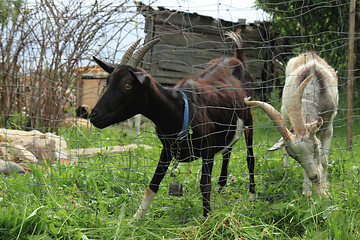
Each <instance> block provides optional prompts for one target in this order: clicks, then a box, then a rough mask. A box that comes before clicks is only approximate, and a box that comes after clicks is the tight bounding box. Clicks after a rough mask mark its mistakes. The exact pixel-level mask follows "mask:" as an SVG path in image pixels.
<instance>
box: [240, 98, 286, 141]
mask: <svg viewBox="0 0 360 240" xmlns="http://www.w3.org/2000/svg"><path fill="white" fill-rule="evenodd" d="M245 104H246V105H248V106H252V107H259V108H260V109H262V110H263V111H264V112H265V113H266V114H267V115H268V116H269V118H270V119H271V120H272V121H273V122H274V124H275V126H276V127H277V129H278V130H279V132H280V134H281V136H282V137H283V138H284V139H285V141H292V140H293V137H292V133H291V132H290V131H289V129H287V127H286V126H285V123H284V120H283V119H282V117H281V114H280V113H279V112H278V111H277V110H276V109H275V108H274V107H273V106H271V105H270V104H268V103H265V102H261V101H248V100H247V99H245Z"/></svg>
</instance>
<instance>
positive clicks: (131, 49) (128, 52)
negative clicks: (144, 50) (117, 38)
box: [120, 38, 141, 65]
mask: <svg viewBox="0 0 360 240" xmlns="http://www.w3.org/2000/svg"><path fill="white" fill-rule="evenodd" d="M140 41H141V38H140V39H138V40H137V41H136V42H134V43H133V44H131V46H130V47H129V48H128V50H126V52H125V53H124V56H123V57H122V58H121V61H120V65H125V64H127V63H128V61H129V60H130V58H131V56H132V54H133V52H134V51H135V49H136V47H137V46H138V45H139V43H140Z"/></svg>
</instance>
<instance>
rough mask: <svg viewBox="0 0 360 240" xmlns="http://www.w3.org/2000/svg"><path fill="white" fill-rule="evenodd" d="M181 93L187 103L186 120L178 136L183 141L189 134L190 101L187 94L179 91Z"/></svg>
mask: <svg viewBox="0 0 360 240" xmlns="http://www.w3.org/2000/svg"><path fill="white" fill-rule="evenodd" d="M179 92H180V93H181V94H182V95H183V100H184V103H185V107H184V120H183V125H182V127H181V130H180V132H179V134H178V139H182V138H184V137H185V136H186V134H187V130H188V126H189V101H188V99H187V97H186V95H185V93H184V92H183V91H181V90H179Z"/></svg>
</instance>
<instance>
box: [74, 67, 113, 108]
mask: <svg viewBox="0 0 360 240" xmlns="http://www.w3.org/2000/svg"><path fill="white" fill-rule="evenodd" d="M77 71H78V72H80V73H81V77H80V79H79V80H78V81H77V88H76V89H77V90H76V96H77V97H76V104H77V106H81V105H88V106H89V107H90V108H93V107H94V106H95V104H96V103H97V101H98V99H99V96H100V94H101V93H102V91H103V88H104V87H103V86H104V85H105V83H106V78H107V76H108V73H107V72H105V71H104V70H103V69H102V68H101V67H99V66H90V67H80V68H78V69H77Z"/></svg>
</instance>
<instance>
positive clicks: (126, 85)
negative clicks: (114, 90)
mask: <svg viewBox="0 0 360 240" xmlns="http://www.w3.org/2000/svg"><path fill="white" fill-rule="evenodd" d="M132 87H133V86H132V85H131V84H129V83H127V84H125V89H126V90H130V89H132Z"/></svg>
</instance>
